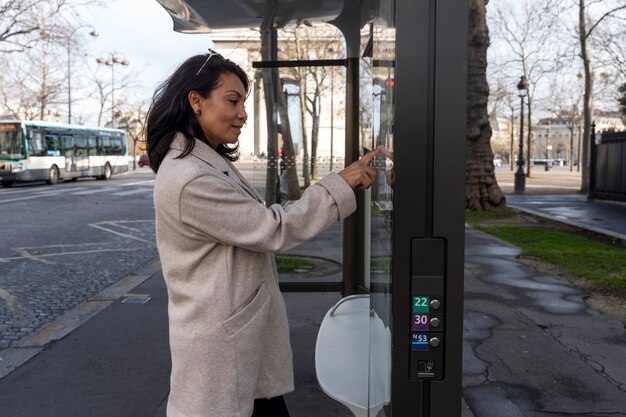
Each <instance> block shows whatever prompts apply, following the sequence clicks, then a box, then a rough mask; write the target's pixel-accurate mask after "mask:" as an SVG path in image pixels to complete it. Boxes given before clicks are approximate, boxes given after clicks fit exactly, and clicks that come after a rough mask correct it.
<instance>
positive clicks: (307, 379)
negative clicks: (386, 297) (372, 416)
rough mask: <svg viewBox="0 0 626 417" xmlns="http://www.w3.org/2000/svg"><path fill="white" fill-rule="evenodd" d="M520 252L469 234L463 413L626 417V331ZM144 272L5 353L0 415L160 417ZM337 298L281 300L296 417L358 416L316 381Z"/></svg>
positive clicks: (162, 313)
mask: <svg viewBox="0 0 626 417" xmlns="http://www.w3.org/2000/svg"><path fill="white" fill-rule="evenodd" d="M579 203H580V204H588V203H585V201H584V200H583V201H580V202H579ZM613 215H614V216H617V218H614V219H613V220H614V221H613V222H611V221H609V222H607V224H609V225H610V224H617V223H618V220H619V219H621V220H623V217H622V216H623V212H617V214H613ZM618 218H619V219H618ZM333 227H334V228H337V227H339V229H340V225H339V224H337V225H336V226H333ZM339 237H340V233H338V232H337V230H335V229H331V230H329V231H328V232H327V233H325V234H324V235H323V236H322V237H321V239H323V240H322V242H320V241H316V240H314V241H313V242H311V243H309V244H307V245H308V246H305V247H301V248H300V249H299V251H298V252H299V253H301V254H311V253H315V254H316V256H319V257H322V258H327V259H330V260H332V261H337V260H339V259H340V258H339V259H338V258H337V248H338V247H340V244H339V243H338V242H337V241H336V240H337V239H338V238H339ZM518 253H519V250H518V249H517V248H515V247H512V246H510V245H508V244H506V243H504V242H502V241H499V240H497V239H495V238H493V237H491V236H489V235H486V234H484V233H481V232H478V231H476V230H474V229H471V228H468V229H467V232H466V283H465V291H466V300H465V325H464V330H465V342H464V379H463V384H464V397H465V399H466V400H467V403H468V404H469V406H470V407H471V410H470V409H464V410H463V411H464V413H465V414H464V416H465V415H466V416H472V415H474V416H475V417H520V416H524V417H558V416H568V417H577V416H578V417H582V416H585V417H589V416H592V417H593V416H597V417H600V416H607V415H611V416H614V417H625V416H626V388H625V387H626V367H624V363H626V335H625V332H624V326H623V324H622V323H618V322H616V321H615V320H612V319H610V318H608V317H606V316H604V315H602V314H600V313H599V312H597V311H595V310H593V309H590V308H589V307H587V305H586V304H585V302H584V297H585V294H584V293H583V292H581V291H580V290H578V289H576V288H573V287H571V286H570V285H568V284H567V283H566V282H564V281H562V280H561V279H560V278H559V277H555V276H546V275H544V274H541V273H538V272H537V271H534V270H533V269H531V268H529V267H527V266H525V265H523V264H521V263H520V262H518V261H517V260H516V258H515V256H516V255H517V254H518ZM137 272H138V273H137V274H136V275H135V276H134V278H132V277H129V279H128V280H125V281H122V282H121V283H120V285H119V286H117V287H116V286H114V287H112V288H110V289H108V290H106V291H105V292H103V293H101V294H100V295H99V296H97V297H94V299H92V300H90V302H89V303H91V304H90V305H85V306H83V307H82V308H81V309H77V311H74V312H73V313H72V315H70V316H71V317H68V316H66V317H64V318H63V319H64V320H65V321H63V320H60V321H57V322H55V323H53V324H52V325H51V326H50V327H49V328H47V329H45V330H43V331H40V332H39V333H38V335H37V337H34V338H32V339H30V340H28V341H23V343H22V344H21V345H20V347H17V348H15V349H12V350H11V351H10V352H9V351H6V350H5V351H0V358H1V359H2V360H0V371H1V370H2V369H4V370H5V373H6V372H8V371H10V370H11V369H12V367H17V369H14V370H13V371H12V372H10V373H8V375H7V376H5V377H4V378H2V379H0V416H3V417H4V416H7V417H39V416H46V417H71V416H80V417H86V416H93V417H154V416H158V417H163V416H165V402H166V398H167V393H168V374H169V368H170V359H169V350H168V342H167V316H166V306H167V304H166V289H165V285H164V282H163V278H162V274H161V272H160V269H159V268H158V264H153V265H146V266H145V268H144V269H143V270H140V271H137ZM339 298H340V295H339V294H338V293H286V294H285V299H286V303H287V309H288V315H289V319H290V326H291V336H292V343H293V346H294V354H295V356H294V364H295V370H296V391H295V392H294V393H292V394H288V395H287V396H286V399H287V402H288V405H289V407H290V409H291V411H292V415H293V416H294V417H349V416H351V414H350V413H349V411H348V410H347V409H346V408H345V407H344V406H342V405H341V404H339V403H337V402H335V401H334V400H332V399H330V398H329V397H327V396H326V395H325V394H324V393H323V392H322V391H321V390H320V388H319V386H318V384H317V381H316V378H315V367H314V349H315V340H316V336H317V329H318V328H319V325H320V323H321V320H322V318H323V316H324V314H325V313H326V311H327V310H328V309H329V308H330V307H331V306H332V305H333V304H334V303H335V302H336V301H337V300H339ZM143 301H145V302H144V303H142V302H143ZM94 305H97V306H99V307H98V308H95V307H93V306H94ZM96 313H97V314H96ZM28 358H30V360H27V359H28ZM23 360H26V362H25V363H23V364H21V365H20V362H21V361H23ZM3 367H4V368H3ZM1 375H2V373H0V376H1Z"/></svg>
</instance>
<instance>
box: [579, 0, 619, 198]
mask: <svg viewBox="0 0 626 417" xmlns="http://www.w3.org/2000/svg"><path fill="white" fill-rule="evenodd" d="M576 1H577V6H578V40H579V42H580V59H581V60H582V64H583V71H584V82H585V92H584V97H583V106H582V107H583V141H582V160H581V162H582V184H581V190H582V191H583V192H586V191H589V169H590V166H589V164H590V153H591V140H590V136H591V117H592V112H593V78H594V73H593V65H592V54H591V50H590V44H591V42H592V37H593V36H594V34H595V33H596V32H597V31H598V30H599V29H598V28H600V27H601V25H604V24H605V23H606V22H610V21H612V20H613V21H615V20H617V19H619V20H623V19H624V18H626V14H625V11H626V4H624V1H623V0H608V1H606V0H605V1H594V0H591V1H589V2H587V1H586V0H576Z"/></svg>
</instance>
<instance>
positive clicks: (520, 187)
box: [515, 75, 528, 194]
mask: <svg viewBox="0 0 626 417" xmlns="http://www.w3.org/2000/svg"><path fill="white" fill-rule="evenodd" d="M527 94H528V80H527V79H526V76H524V75H522V78H521V79H520V82H519V83H518V84H517V95H518V96H519V97H520V100H521V107H520V124H519V154H518V155H517V171H516V172H515V194H523V193H524V191H525V190H526V175H525V174H524V163H525V161H524V97H526V95H527Z"/></svg>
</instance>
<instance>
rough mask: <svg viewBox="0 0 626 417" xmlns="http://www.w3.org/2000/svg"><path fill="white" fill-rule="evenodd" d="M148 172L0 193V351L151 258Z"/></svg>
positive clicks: (150, 176) (152, 241) (150, 182)
mask: <svg viewBox="0 0 626 417" xmlns="http://www.w3.org/2000/svg"><path fill="white" fill-rule="evenodd" d="M153 185H154V175H153V174H151V172H150V171H149V170H148V168H142V169H139V170H138V171H137V172H136V173H130V174H124V175H118V176H114V177H113V178H112V179H111V180H109V181H97V180H93V179H81V180H79V181H76V182H65V183H61V184H57V185H55V186H50V185H46V184H43V183H33V184H23V185H18V186H14V187H12V188H0V210H1V211H2V213H3V215H2V216H0V235H1V236H3V237H4V239H1V240H0V349H3V348H7V347H9V346H11V345H12V344H14V343H16V342H17V341H18V340H19V339H22V338H24V337H25V336H27V335H29V334H31V333H33V332H34V331H35V330H37V329H39V328H41V327H42V326H44V325H45V324H47V323H50V322H51V321H53V320H54V319H55V318H57V317H59V316H61V315H62V314H63V313H64V312H66V311H68V310H70V309H72V308H73V307H75V306H77V305H80V304H82V303H83V302H84V301H86V300H87V299H89V298H90V297H91V296H93V295H95V294H97V293H98V292H99V291H101V290H102V289H104V288H107V287H109V286H110V285H112V284H113V283H116V282H118V281H119V280H120V279H122V278H124V277H126V276H127V275H129V274H131V273H132V272H133V271H135V270H137V269H138V268H139V267H140V266H141V265H143V264H145V263H146V262H148V261H149V260H151V259H153V258H155V257H156V256H157V251H156V245H155V236H154V206H153V202H152V189H153Z"/></svg>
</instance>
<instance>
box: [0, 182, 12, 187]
mask: <svg viewBox="0 0 626 417" xmlns="http://www.w3.org/2000/svg"><path fill="white" fill-rule="evenodd" d="M0 184H2V186H3V187H6V188H9V187H10V186H12V185H13V181H0Z"/></svg>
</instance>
